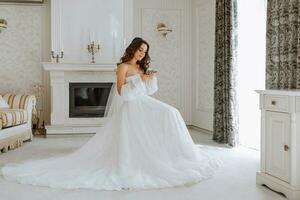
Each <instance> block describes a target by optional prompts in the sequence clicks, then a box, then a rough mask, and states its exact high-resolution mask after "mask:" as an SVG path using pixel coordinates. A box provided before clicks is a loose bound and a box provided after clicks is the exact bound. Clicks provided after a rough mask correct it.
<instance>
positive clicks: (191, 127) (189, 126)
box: [187, 125, 213, 135]
mask: <svg viewBox="0 0 300 200" xmlns="http://www.w3.org/2000/svg"><path fill="white" fill-rule="evenodd" d="M187 127H188V128H189V129H194V130H196V131H199V132H201V133H206V134H209V135H212V134H213V132H212V131H210V130H207V129H204V128H200V127H198V126H195V125H187Z"/></svg>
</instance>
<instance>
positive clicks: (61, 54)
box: [51, 51, 64, 63]
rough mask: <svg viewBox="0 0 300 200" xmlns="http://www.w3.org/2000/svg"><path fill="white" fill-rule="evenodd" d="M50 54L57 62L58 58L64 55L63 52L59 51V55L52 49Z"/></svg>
mask: <svg viewBox="0 0 300 200" xmlns="http://www.w3.org/2000/svg"><path fill="white" fill-rule="evenodd" d="M51 56H52V58H53V59H54V58H55V62H57V63H59V59H61V58H63V57H64V52H63V51H61V52H60V55H59V54H55V53H54V51H51Z"/></svg>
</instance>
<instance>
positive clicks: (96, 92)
mask: <svg viewBox="0 0 300 200" xmlns="http://www.w3.org/2000/svg"><path fill="white" fill-rule="evenodd" d="M112 84H113V83H70V84H69V117H70V118H75V117H84V118H85V117H103V116H104V112H105V108H106V104H107V100H108V96H109V93H110V90H111V86H112Z"/></svg>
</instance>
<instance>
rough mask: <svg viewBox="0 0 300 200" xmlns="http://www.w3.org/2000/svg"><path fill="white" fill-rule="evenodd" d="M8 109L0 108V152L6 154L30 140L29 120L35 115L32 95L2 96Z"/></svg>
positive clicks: (34, 100)
mask: <svg viewBox="0 0 300 200" xmlns="http://www.w3.org/2000/svg"><path fill="white" fill-rule="evenodd" d="M2 97H3V99H4V100H5V101H6V102H7V104H8V105H9V108H0V150H1V151H2V152H6V151H7V150H9V149H14V148H16V147H19V146H21V145H22V143H23V141H25V140H31V139H32V130H31V120H32V115H33V114H35V112H36V111H35V105H36V98H35V96H33V95H22V94H17V95H15V94H4V95H2Z"/></svg>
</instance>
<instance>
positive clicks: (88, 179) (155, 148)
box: [1, 95, 220, 190]
mask: <svg viewBox="0 0 300 200" xmlns="http://www.w3.org/2000/svg"><path fill="white" fill-rule="evenodd" d="M53 148H55V147H53ZM219 164H220V162H219V161H218V160H216V159H215V158H212V157H211V156H210V155H208V154H207V153H206V152H205V151H204V150H203V149H201V148H198V147H197V146H196V145H195V144H194V142H193V140H192V138H191V136H190V134H189V132H188V130H187V128H186V125H185V123H184V120H183V119H182V117H181V115H180V113H179V111H178V110H177V109H176V108H174V107H172V106H170V105H168V104H166V103H164V102H161V101H159V100H157V99H155V98H152V97H150V96H147V95H141V96H140V97H138V98H136V99H135V100H132V101H126V102H124V103H123V105H122V106H121V108H120V110H119V111H118V113H117V114H115V115H113V116H112V117H111V118H110V119H109V120H108V121H107V123H106V125H105V126H104V127H102V128H101V129H100V130H99V131H98V132H97V133H96V134H95V135H94V136H93V137H92V138H91V139H90V140H89V141H88V142H87V143H86V144H84V145H83V146H82V147H81V148H80V149H78V150H77V151H75V152H73V153H71V154H68V155H64V156H60V157H51V158H47V159H42V160H28V161H26V162H24V163H18V164H7V165H6V166H4V167H3V168H2V169H1V171H2V174H3V176H4V177H5V179H7V180H12V181H17V182H19V183H23V184H32V185H38V186H48V187H52V188H66V189H76V188H89V189H103V190H123V189H149V188H164V187H172V186H179V185H184V184H191V183H196V182H199V181H201V180H204V179H207V178H209V177H211V175H212V174H213V172H214V171H215V170H216V168H217V167H218V166H219Z"/></svg>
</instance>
